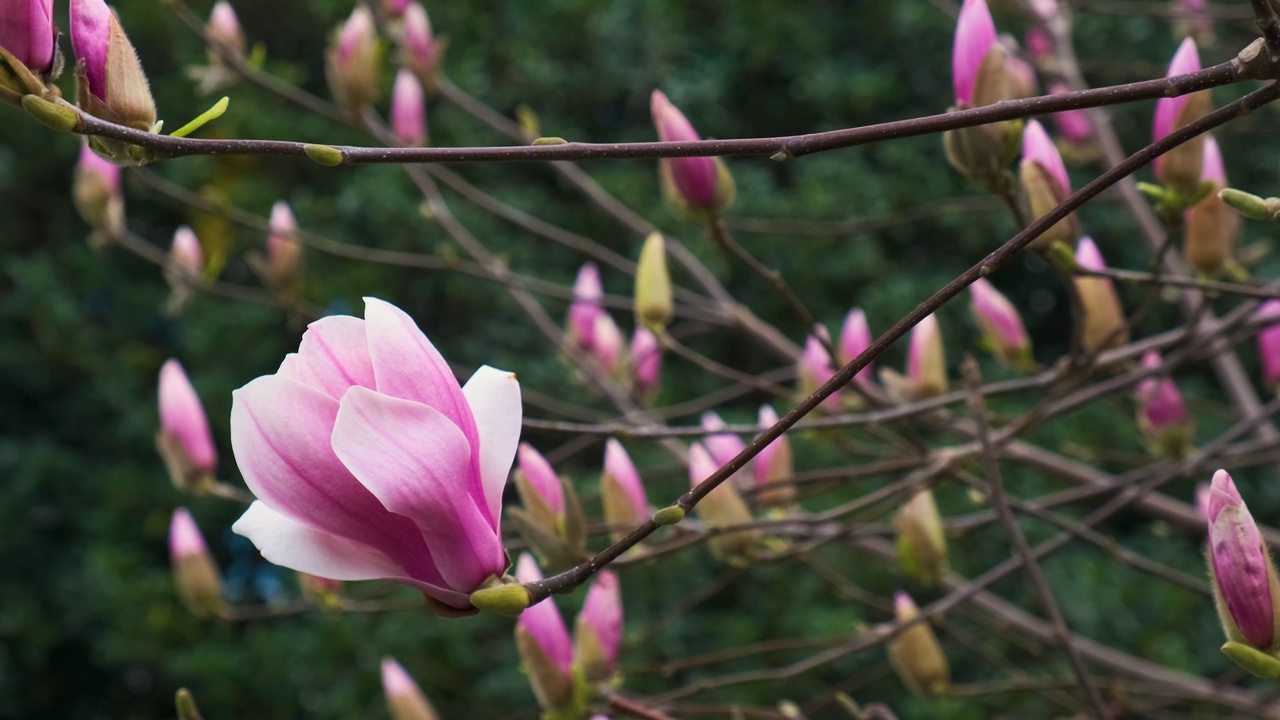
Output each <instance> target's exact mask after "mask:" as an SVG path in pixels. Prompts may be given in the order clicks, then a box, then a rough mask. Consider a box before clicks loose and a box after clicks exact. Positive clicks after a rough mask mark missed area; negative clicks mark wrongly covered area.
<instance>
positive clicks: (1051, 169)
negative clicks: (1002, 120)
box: [1022, 120, 1071, 195]
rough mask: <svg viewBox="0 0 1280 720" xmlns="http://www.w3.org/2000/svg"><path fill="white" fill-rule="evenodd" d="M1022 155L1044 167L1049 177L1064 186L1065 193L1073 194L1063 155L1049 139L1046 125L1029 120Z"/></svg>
mask: <svg viewBox="0 0 1280 720" xmlns="http://www.w3.org/2000/svg"><path fill="white" fill-rule="evenodd" d="M1022 157H1023V158H1024V159H1026V160H1031V161H1032V162H1034V163H1036V164H1038V165H1039V166H1040V167H1042V168H1044V170H1045V172H1047V173H1049V177H1051V178H1052V179H1053V180H1054V182H1056V183H1058V186H1059V187H1060V188H1062V190H1063V191H1064V195H1069V194H1071V178H1070V177H1069V176H1068V175H1067V167H1066V165H1064V164H1063V163H1062V156H1061V155H1059V154H1058V148H1057V146H1055V145H1054V144H1053V141H1052V140H1050V139H1049V134H1048V133H1046V132H1045V131H1044V126H1043V125H1041V124H1040V123H1039V122H1037V121H1035V120H1031V121H1029V122H1028V123H1027V129H1026V130H1025V131H1023V134H1022Z"/></svg>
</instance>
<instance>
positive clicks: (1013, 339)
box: [969, 278, 1031, 362]
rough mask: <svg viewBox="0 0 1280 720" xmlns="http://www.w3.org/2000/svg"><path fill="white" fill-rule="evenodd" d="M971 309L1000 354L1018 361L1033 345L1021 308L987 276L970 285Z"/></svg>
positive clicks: (1007, 359)
mask: <svg viewBox="0 0 1280 720" xmlns="http://www.w3.org/2000/svg"><path fill="white" fill-rule="evenodd" d="M969 297H970V299H971V301H972V304H971V305H970V308H971V309H972V310H973V316H974V318H976V319H977V321H978V325H979V326H980V327H981V328H982V332H983V334H984V335H986V337H987V339H988V341H989V342H990V343H991V346H992V349H993V350H994V351H995V353H996V355H998V356H999V357H1001V358H1002V359H1004V360H1006V361H1010V362H1012V361H1014V360H1015V359H1016V358H1017V357H1018V356H1019V355H1022V354H1024V353H1025V352H1026V351H1027V350H1028V349H1029V348H1030V347H1031V338H1030V337H1028V336H1027V329H1026V328H1025V327H1023V325H1022V317H1021V316H1020V315H1019V314H1018V309H1017V308H1015V307H1014V306H1013V303H1011V302H1009V299H1008V298H1006V297H1005V296H1004V295H1002V294H1001V293H1000V291H999V290H997V289H996V287H995V285H992V284H991V281H990V280H988V279H986V278H978V279H977V280H975V281H973V284H972V285H970V286H969Z"/></svg>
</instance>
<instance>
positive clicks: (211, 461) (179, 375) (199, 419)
mask: <svg viewBox="0 0 1280 720" xmlns="http://www.w3.org/2000/svg"><path fill="white" fill-rule="evenodd" d="M159 395H160V427H162V428H163V429H164V430H165V432H168V433H169V434H171V435H173V436H174V437H175V438H177V439H178V442H179V443H181V444H182V449H183V450H186V452H187V455H188V456H189V457H190V458H191V460H192V462H194V463H195V464H196V467H199V468H201V469H203V470H208V471H212V470H213V469H214V468H215V467H217V465H218V451H217V450H216V449H215V447H214V444H213V435H212V434H211V433H210V432H209V419H208V417H206V416H205V413H204V406H203V405H201V404H200V396H199V395H197V394H196V389H195V388H194V387H192V386H191V381H190V380H188V379H187V373H186V371H184V370H183V369H182V363H180V362H178V361H177V360H174V359H172V358H171V359H169V360H167V361H165V364H164V365H162V366H161V367H160V392H159Z"/></svg>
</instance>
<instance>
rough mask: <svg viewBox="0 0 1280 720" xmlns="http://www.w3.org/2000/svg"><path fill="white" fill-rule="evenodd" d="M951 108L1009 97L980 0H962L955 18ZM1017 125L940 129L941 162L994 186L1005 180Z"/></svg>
mask: <svg viewBox="0 0 1280 720" xmlns="http://www.w3.org/2000/svg"><path fill="white" fill-rule="evenodd" d="M951 74H952V81H953V85H954V89H955V97H956V105H955V107H956V109H965V108H971V107H981V106H983V105H990V104H991V103H995V102H999V101H1001V100H1009V99H1012V98H1013V97H1014V90H1013V82H1012V80H1011V78H1010V77H1009V70H1008V53H1007V52H1006V51H1005V49H1004V47H1003V46H1001V45H1000V43H998V42H996V28H995V23H994V22H993V21H992V20H991V12H990V10H988V9H987V4H986V2H985V0H965V2H964V4H963V5H962V6H961V8H960V16H959V18H958V19H957V20H956V35H955V44H954V45H953V46H952V52H951ZM1021 132H1022V124H1021V123H1020V122H1018V121H1003V122H996V123H988V124H986V125H979V126H977V127H971V128H961V129H959V130H949V131H947V132H945V133H943V136H942V143H943V148H944V149H945V150H946V153H947V161H948V162H950V163H951V166H952V167H954V168H955V169H956V170H958V171H959V172H960V173H961V174H962V175H964V176H966V177H968V178H971V179H972V180H974V181H976V182H978V183H981V184H982V185H984V186H986V187H989V188H994V187H999V186H1001V185H1003V184H1004V183H1005V180H1004V174H1005V168H1006V167H1007V166H1008V164H1009V163H1010V162H1011V161H1012V160H1013V158H1014V157H1015V156H1016V155H1017V152H1018V140H1019V137H1020V135H1021Z"/></svg>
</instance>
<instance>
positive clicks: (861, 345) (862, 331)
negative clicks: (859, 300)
mask: <svg viewBox="0 0 1280 720" xmlns="http://www.w3.org/2000/svg"><path fill="white" fill-rule="evenodd" d="M871 339H872V338H871V326H870V325H868V324H867V314H866V313H864V312H863V311H862V308H853V309H852V310H850V311H849V313H848V314H847V315H845V316H844V325H843V326H841V328H840V346H839V347H838V348H836V350H837V352H838V353H839V355H840V357H839V360H840V364H841V365H848V364H849V363H851V362H853V360H854V358H856V357H858V356H859V355H861V354H862V352H863V351H864V350H866V349H867V348H869V347H871ZM873 364H874V363H867V364H866V365H865V366H864V367H863V368H862V369H861V370H859V371H858V374H857V375H854V376H853V381H854V382H856V383H858V384H860V385H868V384H870V383H872V382H874V378H875V371H874V370H873V369H872V365H873Z"/></svg>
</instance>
